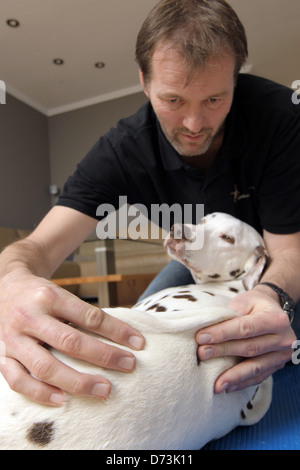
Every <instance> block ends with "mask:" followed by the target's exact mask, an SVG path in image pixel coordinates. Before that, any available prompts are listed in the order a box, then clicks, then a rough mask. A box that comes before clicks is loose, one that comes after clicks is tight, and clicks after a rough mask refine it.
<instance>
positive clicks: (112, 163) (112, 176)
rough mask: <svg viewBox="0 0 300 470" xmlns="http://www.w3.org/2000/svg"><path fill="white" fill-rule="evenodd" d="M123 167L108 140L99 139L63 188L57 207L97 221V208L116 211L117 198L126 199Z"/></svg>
mask: <svg viewBox="0 0 300 470" xmlns="http://www.w3.org/2000/svg"><path fill="white" fill-rule="evenodd" d="M126 192H127V184H126V178H125V175H124V173H123V170H122V167H121V165H120V161H119V158H118V156H117V155H116V153H115V151H114V148H113V147H112V145H111V143H110V141H109V139H108V137H107V136H103V137H101V138H100V139H99V140H98V142H97V143H96V144H95V145H94V146H93V148H92V149H91V150H90V151H89V152H88V154H87V155H86V156H85V157H84V158H83V160H82V161H81V162H80V163H79V164H78V165H77V168H76V170H75V172H74V173H73V175H72V176H70V177H69V178H68V179H67V181H66V183H65V184H64V187H63V191H62V194H61V195H60V197H59V199H58V201H57V205H60V206H65V207H70V208H72V209H75V210H78V211H79V212H82V213H84V214H86V215H89V216H90V217H93V218H95V219H97V220H100V219H101V218H103V217H101V216H97V208H98V206H99V205H100V204H111V205H112V206H114V208H115V209H118V208H119V195H120V194H124V195H126Z"/></svg>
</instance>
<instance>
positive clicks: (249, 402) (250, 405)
mask: <svg viewBox="0 0 300 470" xmlns="http://www.w3.org/2000/svg"><path fill="white" fill-rule="evenodd" d="M247 408H248V410H252V408H253V405H252V403H251V401H248V403H247Z"/></svg>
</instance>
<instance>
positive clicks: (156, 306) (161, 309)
mask: <svg viewBox="0 0 300 470" xmlns="http://www.w3.org/2000/svg"><path fill="white" fill-rule="evenodd" d="M148 310H155V311H156V312H166V311H167V309H166V307H163V306H162V305H159V304H153V305H151V307H148V308H147V310H146V311H147V312H148Z"/></svg>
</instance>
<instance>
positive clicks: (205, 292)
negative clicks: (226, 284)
mask: <svg viewBox="0 0 300 470" xmlns="http://www.w3.org/2000/svg"><path fill="white" fill-rule="evenodd" d="M203 294H209V295H212V296H213V297H215V294H213V293H212V292H208V291H207V290H204V291H203Z"/></svg>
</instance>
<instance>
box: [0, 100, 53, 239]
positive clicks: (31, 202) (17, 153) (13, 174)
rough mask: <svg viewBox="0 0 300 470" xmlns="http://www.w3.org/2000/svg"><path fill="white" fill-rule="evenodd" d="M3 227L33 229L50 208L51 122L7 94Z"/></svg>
mask: <svg viewBox="0 0 300 470" xmlns="http://www.w3.org/2000/svg"><path fill="white" fill-rule="evenodd" d="M0 155H1V156H0V161H1V171H0V226H6V227H11V228H22V229H27V230H32V229H33V228H34V226H35V225H36V224H37V223H38V222H39V221H40V220H41V218H42V217H43V216H44V214H45V213H46V212H47V210H49V207H50V203H51V200H50V196H49V190H48V188H49V183H50V164H49V163H50V162H49V151H48V120H47V117H46V116H44V115H43V114H41V113H40V112H38V111H36V110H34V109H33V108H31V107H30V106H27V105H26V104H24V103H22V102H21V101H19V100H17V99H16V98H14V97H12V96H11V95H9V94H7V95H6V104H4V105H0Z"/></svg>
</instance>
